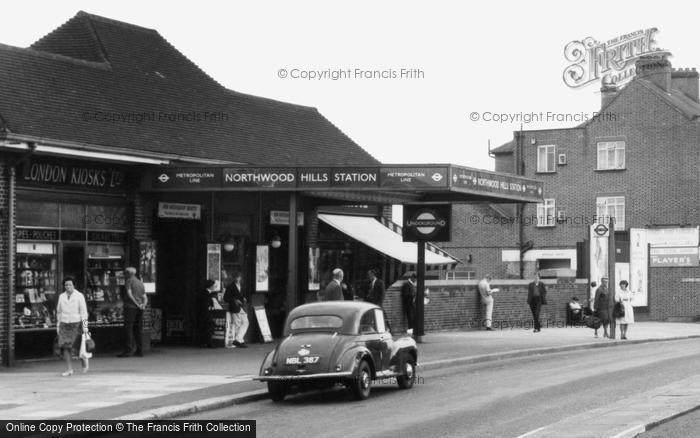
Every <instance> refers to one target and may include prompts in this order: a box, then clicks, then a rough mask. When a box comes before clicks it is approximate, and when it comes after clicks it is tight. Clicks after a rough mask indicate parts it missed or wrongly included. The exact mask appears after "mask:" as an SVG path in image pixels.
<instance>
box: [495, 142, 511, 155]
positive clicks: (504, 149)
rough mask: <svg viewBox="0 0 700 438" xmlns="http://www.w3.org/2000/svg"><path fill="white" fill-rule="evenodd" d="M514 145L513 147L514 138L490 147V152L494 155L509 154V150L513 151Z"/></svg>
mask: <svg viewBox="0 0 700 438" xmlns="http://www.w3.org/2000/svg"><path fill="white" fill-rule="evenodd" d="M514 147H515V140H511V141H509V142H507V143H503V144H502V145H500V146H498V147H497V148H495V149H491V153H492V154H494V155H499V154H510V153H511V152H513V148H514Z"/></svg>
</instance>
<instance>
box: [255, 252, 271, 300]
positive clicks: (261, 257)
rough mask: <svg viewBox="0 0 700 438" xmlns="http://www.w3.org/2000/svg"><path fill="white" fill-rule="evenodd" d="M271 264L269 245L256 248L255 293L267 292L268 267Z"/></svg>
mask: <svg viewBox="0 0 700 438" xmlns="http://www.w3.org/2000/svg"><path fill="white" fill-rule="evenodd" d="M269 263H270V247H269V246H267V245H258V246H257V247H256V248H255V291H256V292H267V291H268V290H269V285H268V274H269V270H268V266H269Z"/></svg>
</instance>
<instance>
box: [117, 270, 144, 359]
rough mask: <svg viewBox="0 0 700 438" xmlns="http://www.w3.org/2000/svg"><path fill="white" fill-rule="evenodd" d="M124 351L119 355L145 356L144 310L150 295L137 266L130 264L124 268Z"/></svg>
mask: <svg viewBox="0 0 700 438" xmlns="http://www.w3.org/2000/svg"><path fill="white" fill-rule="evenodd" d="M124 271H125V272H126V281H125V283H124V297H123V302H124V335H125V340H124V342H125V345H124V351H123V352H121V353H120V354H118V355H117V357H130V356H138V357H142V356H143V336H142V335H141V328H142V327H143V311H144V310H146V305H147V304H148V297H147V296H146V289H145V288H144V286H143V283H142V282H141V280H139V279H138V278H137V277H136V268H134V267H132V266H129V267H128V268H126V269H125V270H124Z"/></svg>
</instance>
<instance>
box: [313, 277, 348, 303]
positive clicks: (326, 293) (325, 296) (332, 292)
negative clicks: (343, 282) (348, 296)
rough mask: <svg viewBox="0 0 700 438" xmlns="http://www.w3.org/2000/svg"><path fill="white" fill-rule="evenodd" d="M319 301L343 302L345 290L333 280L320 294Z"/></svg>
mask: <svg viewBox="0 0 700 438" xmlns="http://www.w3.org/2000/svg"><path fill="white" fill-rule="evenodd" d="M318 300H319V301H334V300H335V301H343V288H342V287H341V286H340V285H339V284H338V282H337V281H335V280H331V282H330V283H328V285H327V286H326V288H325V289H324V290H323V291H321V292H319V294H318Z"/></svg>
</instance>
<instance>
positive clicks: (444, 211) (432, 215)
mask: <svg viewBox="0 0 700 438" xmlns="http://www.w3.org/2000/svg"><path fill="white" fill-rule="evenodd" d="M451 217H452V205H451V204H421V205H404V206H403V229H402V231H403V241H404V242H420V241H437V242H448V241H449V240H450V227H451V223H450V219H451Z"/></svg>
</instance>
